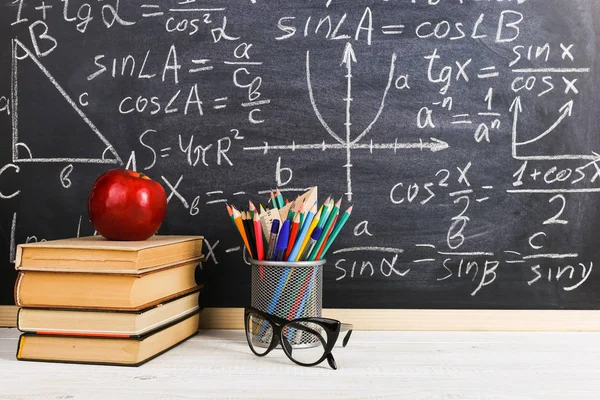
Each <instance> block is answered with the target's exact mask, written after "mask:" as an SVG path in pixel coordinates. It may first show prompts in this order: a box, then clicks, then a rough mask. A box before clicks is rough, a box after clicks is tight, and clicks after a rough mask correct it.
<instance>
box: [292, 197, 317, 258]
mask: <svg viewBox="0 0 600 400" xmlns="http://www.w3.org/2000/svg"><path fill="white" fill-rule="evenodd" d="M321 211H323V208H322V207H321V209H320V210H319V212H318V213H317V215H315V217H314V218H313V220H312V222H311V223H310V225H309V226H308V232H307V233H306V236H304V240H303V241H302V246H300V251H299V252H298V257H297V258H296V261H300V257H301V256H302V254H303V253H304V248H305V247H306V245H307V244H308V242H309V241H310V235H312V232H313V230H314V229H315V228H316V227H317V225H318V224H319V220H320V219H321Z"/></svg>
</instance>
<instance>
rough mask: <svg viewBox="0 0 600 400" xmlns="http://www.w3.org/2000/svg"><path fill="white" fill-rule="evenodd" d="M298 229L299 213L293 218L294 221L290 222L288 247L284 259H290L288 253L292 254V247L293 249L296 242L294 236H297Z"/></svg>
mask: <svg viewBox="0 0 600 400" xmlns="http://www.w3.org/2000/svg"><path fill="white" fill-rule="evenodd" d="M299 229H300V213H298V214H296V216H295V217H294V221H293V222H292V227H291V229H290V239H289V240H288V247H287V250H286V251H285V256H284V259H285V260H288V261H289V259H290V253H291V252H292V247H294V242H295V241H296V236H298V230H299Z"/></svg>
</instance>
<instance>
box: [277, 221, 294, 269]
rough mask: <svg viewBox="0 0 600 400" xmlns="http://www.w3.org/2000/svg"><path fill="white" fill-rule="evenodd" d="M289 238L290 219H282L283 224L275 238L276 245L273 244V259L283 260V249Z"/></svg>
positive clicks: (286, 245) (284, 249)
mask: <svg viewBox="0 0 600 400" xmlns="http://www.w3.org/2000/svg"><path fill="white" fill-rule="evenodd" d="M289 238H290V221H288V220H287V219H286V220H285V221H283V225H282V226H281V229H280V230H279V237H278V238H277V245H276V246H275V261H283V257H284V256H285V251H286V249H287V247H288V240H289Z"/></svg>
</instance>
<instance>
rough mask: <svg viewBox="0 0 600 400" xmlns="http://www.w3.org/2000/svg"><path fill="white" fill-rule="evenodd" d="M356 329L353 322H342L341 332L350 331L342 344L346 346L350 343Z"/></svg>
mask: <svg viewBox="0 0 600 400" xmlns="http://www.w3.org/2000/svg"><path fill="white" fill-rule="evenodd" d="M353 330H354V325H352V324H345V323H343V322H342V323H340V332H346V331H348V333H347V334H346V336H345V337H344V341H343V342H342V346H343V347H346V345H347V344H348V341H349V340H350V335H352V331H353Z"/></svg>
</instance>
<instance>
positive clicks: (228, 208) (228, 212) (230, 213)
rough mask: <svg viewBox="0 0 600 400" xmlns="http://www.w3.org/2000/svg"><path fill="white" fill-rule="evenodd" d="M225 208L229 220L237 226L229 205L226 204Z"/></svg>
mask: <svg viewBox="0 0 600 400" xmlns="http://www.w3.org/2000/svg"><path fill="white" fill-rule="evenodd" d="M225 207H227V214H229V219H231V222H233V224H234V225H235V221H234V220H233V209H232V208H231V206H230V205H229V204H225Z"/></svg>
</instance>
